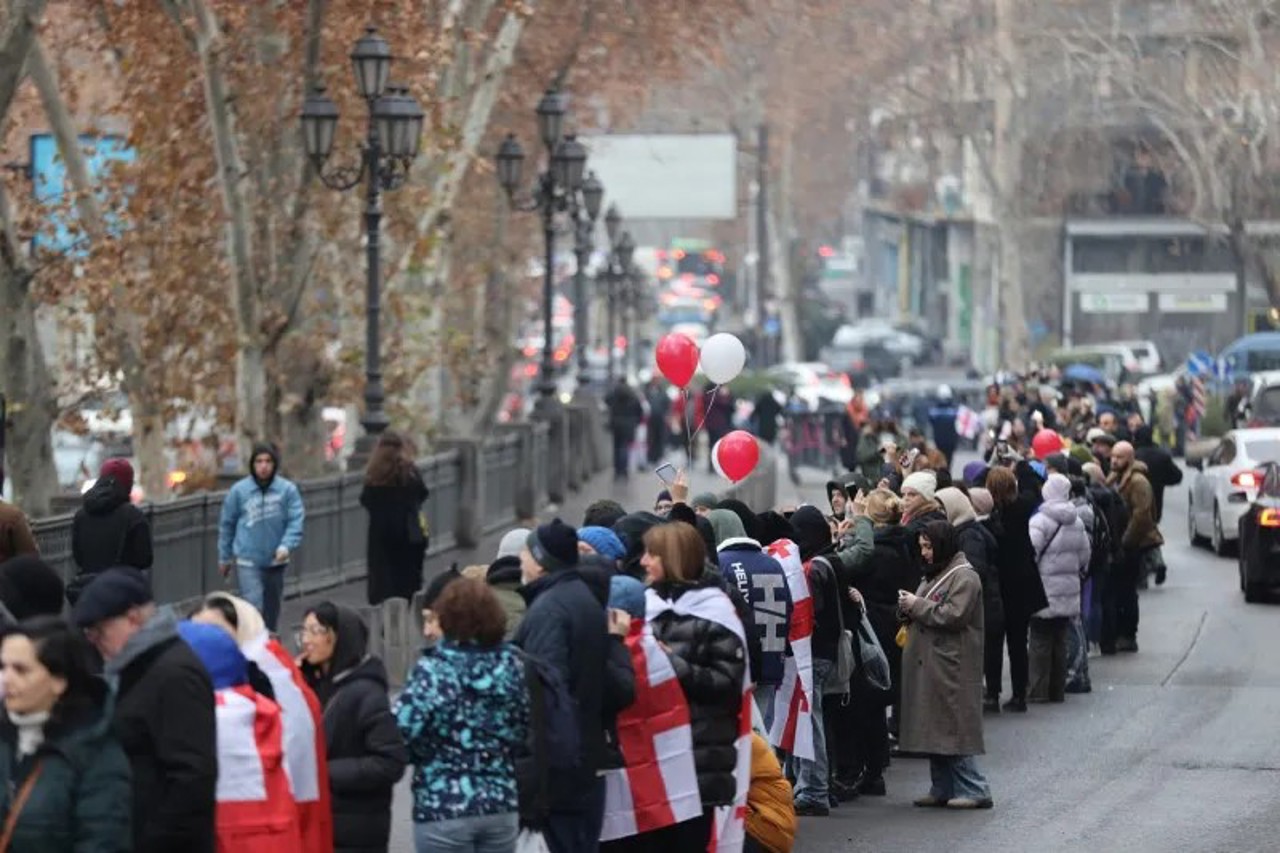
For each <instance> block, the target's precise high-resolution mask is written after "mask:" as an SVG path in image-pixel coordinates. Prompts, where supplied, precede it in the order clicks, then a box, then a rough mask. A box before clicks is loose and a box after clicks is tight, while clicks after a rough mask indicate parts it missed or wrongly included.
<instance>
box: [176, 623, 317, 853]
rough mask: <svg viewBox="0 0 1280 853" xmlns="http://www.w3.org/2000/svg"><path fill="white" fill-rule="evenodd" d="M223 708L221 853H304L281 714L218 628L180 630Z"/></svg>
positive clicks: (220, 711)
mask: <svg viewBox="0 0 1280 853" xmlns="http://www.w3.org/2000/svg"><path fill="white" fill-rule="evenodd" d="M178 633H179V634H180V635H181V636H182V638H183V639H184V640H186V642H187V645H189V646H190V647H191V649H192V651H194V652H195V653H196V655H197V656H198V657H199V658H200V662H201V663H203V664H204V667H205V669H206V670H208V671H209V677H210V678H211V679H212V680H213V690H214V696H215V698H216V704H217V712H216V713H217V725H218V809H217V832H218V851H219V853H302V851H303V850H304V849H305V848H303V846H302V834H301V830H300V829H299V826H298V812H297V807H296V805H295V804H294V801H293V793H292V791H291V790H290V787H289V774H288V771H287V770H286V768H285V760H284V725H283V723H282V722H281V713H280V706H279V705H277V704H276V703H275V702H272V701H271V700H270V699H268V698H267V697H265V696H263V695H261V694H260V693H256V692H254V690H253V688H252V687H250V686H249V675H248V661H247V660H246V658H245V656H244V654H243V653H242V652H241V651H240V649H239V648H238V647H237V646H236V641H235V637H233V636H232V635H231V634H229V633H227V631H226V630H224V629H222V628H219V627H218V626H216V625H207V624H203V623H199V622H179V623H178Z"/></svg>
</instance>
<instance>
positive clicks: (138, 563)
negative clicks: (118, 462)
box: [71, 477, 153, 574]
mask: <svg viewBox="0 0 1280 853" xmlns="http://www.w3.org/2000/svg"><path fill="white" fill-rule="evenodd" d="M71 557H72V559H74V560H75V561H76V565H77V566H79V567H80V572H81V573H82V574H92V573H94V572H101V571H104V570H105V569H109V568H111V567H112V566H132V567H133V568H135V569H149V568H151V563H152V559H153V557H152V553H151V525H149V524H148V523H147V518H146V516H144V515H143V514H142V510H140V509H138V508H137V507H136V506H134V505H133V504H132V503H130V502H129V493H128V492H126V491H125V490H124V489H123V488H121V487H120V485H119V484H117V483H116V481H115V478H114V477H103V478H101V479H99V480H98V481H97V482H96V483H94V484H93V488H91V489H89V491H88V492H86V493H85V496H84V506H82V507H80V509H78V510H76V516H75V519H74V520H73V521H72V522H71Z"/></svg>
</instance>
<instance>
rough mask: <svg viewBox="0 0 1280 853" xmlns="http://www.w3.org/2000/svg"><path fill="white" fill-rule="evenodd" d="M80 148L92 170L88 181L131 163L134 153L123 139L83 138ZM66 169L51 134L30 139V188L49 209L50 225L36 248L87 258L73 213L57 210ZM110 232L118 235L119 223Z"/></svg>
mask: <svg viewBox="0 0 1280 853" xmlns="http://www.w3.org/2000/svg"><path fill="white" fill-rule="evenodd" d="M80 146H81V149H82V150H83V151H84V157H85V165H86V166H87V167H88V169H89V177H90V178H91V179H95V178H97V177H98V176H99V175H101V174H102V173H103V172H104V171H106V170H107V169H108V168H110V166H111V164H113V163H132V162H133V161H134V159H135V152H134V150H133V148H131V147H130V146H129V143H128V140H126V139H125V138H124V137H121V136H81V137H80ZM66 175H67V167H66V164H65V163H63V161H62V157H61V155H59V153H58V143H57V141H56V140H55V139H54V138H53V135H52V134H48V133H35V134H32V135H31V187H32V192H33V194H34V195H35V199H36V201H37V202H39V203H41V204H43V205H47V211H46V214H45V215H46V217H47V221H46V223H45V224H44V225H42V226H41V230H40V232H39V233H37V235H36V237H35V238H34V240H33V244H34V246H35V247H38V248H41V249H46V250H49V251H53V252H63V253H70V254H71V255H72V256H82V255H84V254H85V250H84V247H83V246H82V245H78V243H79V240H80V231H79V228H78V226H77V225H76V223H75V219H76V214H75V211H74V210H63V209H59V208H58V202H59V200H60V199H61V198H62V193H63V190H64V188H65V186H66V182H67V177H66ZM107 226H108V228H110V229H111V230H112V231H113V232H116V231H119V229H120V224H119V223H118V222H114V221H109V222H108V223H107Z"/></svg>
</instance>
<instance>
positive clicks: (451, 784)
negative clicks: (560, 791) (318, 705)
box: [394, 640, 529, 823]
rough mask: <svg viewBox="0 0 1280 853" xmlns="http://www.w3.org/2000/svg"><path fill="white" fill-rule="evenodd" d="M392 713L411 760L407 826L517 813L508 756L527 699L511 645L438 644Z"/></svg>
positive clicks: (519, 734) (524, 720)
mask: <svg viewBox="0 0 1280 853" xmlns="http://www.w3.org/2000/svg"><path fill="white" fill-rule="evenodd" d="M394 713H395V717H396V724H397V725H398V726H399V728H400V733H401V734H402V735H403V736H404V740H405V743H406V744H408V746H409V759H410V761H412V762H413V819H414V822H416V823H431V822H434V821H438V820H451V819H453V818H459V817H476V816H479V815H494V814H506V813H509V812H515V811H517V810H518V805H519V802H518V798H517V794H516V771H515V759H514V755H515V750H516V747H517V746H519V745H520V744H522V743H524V741H525V736H526V733H527V731H528V727H529V695H528V691H527V690H526V687H525V680H524V664H523V663H522V662H521V660H520V657H519V655H518V654H517V653H516V651H515V650H514V649H513V648H512V647H511V646H509V645H507V644H505V643H504V644H502V645H500V646H497V647H489V648H482V647H480V646H476V645H473V644H458V643H454V642H451V641H449V640H441V641H440V642H439V643H438V644H437V645H436V647H435V648H434V649H433V650H431V651H428V652H426V653H424V654H423V656H422V657H421V658H419V659H418V662H417V664H415V665H414V668H413V671H412V672H411V673H410V674H409V681H408V683H407V684H406V685H405V687H404V692H402V693H401V694H400V698H399V699H398V700H397V701H396V705H395V709H394Z"/></svg>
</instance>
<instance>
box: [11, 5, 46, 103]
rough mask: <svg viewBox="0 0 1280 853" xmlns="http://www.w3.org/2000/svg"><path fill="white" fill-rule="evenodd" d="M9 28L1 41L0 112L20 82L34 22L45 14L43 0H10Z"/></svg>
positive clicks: (14, 93)
mask: <svg viewBox="0 0 1280 853" xmlns="http://www.w3.org/2000/svg"><path fill="white" fill-rule="evenodd" d="M8 5H9V9H8V12H9V14H8V24H9V27H8V30H7V31H6V32H5V34H4V41H3V42H0V116H8V115H9V107H11V106H12V105H13V99H14V97H15V96H16V95H17V94H18V86H19V84H21V83H22V77H23V74H25V73H26V72H25V71H24V67H25V65H26V61H27V53H28V51H30V50H31V44H32V42H34V41H35V38H36V26H37V25H38V24H39V23H40V18H41V17H42V16H43V15H44V7H45V0H9V4H8Z"/></svg>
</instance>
